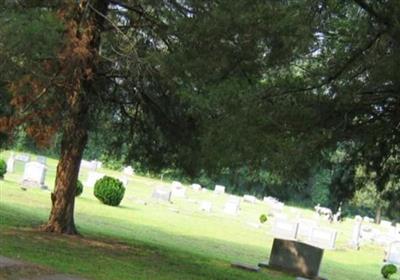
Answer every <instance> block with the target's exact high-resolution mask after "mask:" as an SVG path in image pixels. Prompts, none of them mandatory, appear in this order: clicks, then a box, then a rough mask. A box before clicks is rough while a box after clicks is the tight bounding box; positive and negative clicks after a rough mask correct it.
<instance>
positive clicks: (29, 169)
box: [22, 161, 47, 188]
mask: <svg viewBox="0 0 400 280" xmlns="http://www.w3.org/2000/svg"><path fill="white" fill-rule="evenodd" d="M46 170H47V168H46V166H45V165H44V164H41V163H39V162H35V161H32V162H28V163H27V164H25V170H24V175H23V177H22V185H24V186H30V187H41V188H46V186H45V184H44V180H45V178H46Z"/></svg>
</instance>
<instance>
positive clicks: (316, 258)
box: [268, 238, 324, 279]
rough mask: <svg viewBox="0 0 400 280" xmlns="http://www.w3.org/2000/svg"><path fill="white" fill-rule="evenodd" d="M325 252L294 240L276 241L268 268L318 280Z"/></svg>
mask: <svg viewBox="0 0 400 280" xmlns="http://www.w3.org/2000/svg"><path fill="white" fill-rule="evenodd" d="M323 254H324V250H323V249H321V248H318V247H314V246H312V245H309V244H305V243H302V242H298V241H294V240H284V239H277V238H275V239H274V242H273V244H272V250H271V254H270V258H269V263H268V267H270V268H272V269H276V270H280V271H284V272H290V273H293V274H295V275H296V276H300V277H306V278H310V279H317V278H318V274H319V268H320V266H321V261H322V256H323Z"/></svg>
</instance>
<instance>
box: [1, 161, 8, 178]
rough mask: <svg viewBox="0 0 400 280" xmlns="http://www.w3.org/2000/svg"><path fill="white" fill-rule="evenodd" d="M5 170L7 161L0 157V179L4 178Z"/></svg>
mask: <svg viewBox="0 0 400 280" xmlns="http://www.w3.org/2000/svg"><path fill="white" fill-rule="evenodd" d="M6 172H7V163H6V162H5V161H4V160H2V159H0V179H3V178H4V174H6Z"/></svg>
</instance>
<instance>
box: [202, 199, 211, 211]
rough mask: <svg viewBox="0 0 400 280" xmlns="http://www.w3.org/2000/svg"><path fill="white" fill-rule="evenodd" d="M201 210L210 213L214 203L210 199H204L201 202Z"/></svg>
mask: <svg viewBox="0 0 400 280" xmlns="http://www.w3.org/2000/svg"><path fill="white" fill-rule="evenodd" d="M200 210H201V211H204V212H208V213H210V212H211V210H212V203H211V202H210V201H202V202H201V203H200Z"/></svg>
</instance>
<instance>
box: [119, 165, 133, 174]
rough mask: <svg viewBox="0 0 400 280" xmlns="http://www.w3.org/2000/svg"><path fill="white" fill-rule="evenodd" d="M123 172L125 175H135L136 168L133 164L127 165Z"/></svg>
mask: <svg viewBox="0 0 400 280" xmlns="http://www.w3.org/2000/svg"><path fill="white" fill-rule="evenodd" d="M122 173H124V174H125V175H128V176H132V175H133V173H134V170H133V168H132V166H130V165H129V166H126V167H125V168H124V169H123V170H122Z"/></svg>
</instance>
